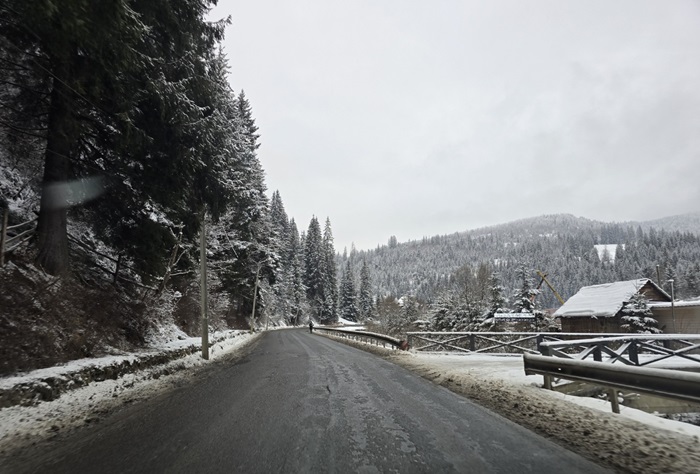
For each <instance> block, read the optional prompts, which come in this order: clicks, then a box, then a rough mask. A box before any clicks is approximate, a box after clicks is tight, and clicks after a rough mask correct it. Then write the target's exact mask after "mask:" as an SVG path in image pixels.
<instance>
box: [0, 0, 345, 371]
mask: <svg viewBox="0 0 700 474" xmlns="http://www.w3.org/2000/svg"><path fill="white" fill-rule="evenodd" d="M213 4H214V2H213V1H204V2H202V1H199V0H197V1H195V0H152V1H126V0H118V1H110V2H101V1H99V2H92V1H88V2H86V1H83V0H67V1H64V2H60V5H59V4H54V3H52V2H37V1H25V0H8V1H6V2H3V6H2V7H0V214H2V216H3V217H6V219H7V225H8V226H9V227H8V231H7V235H8V236H9V238H10V239H11V240H10V241H8V245H7V248H6V250H7V252H6V253H5V254H4V255H3V257H4V259H5V265H4V266H3V267H2V269H1V270H0V284H1V287H2V291H0V347H1V348H2V349H0V360H1V361H2V363H1V364H0V365H1V367H0V373H5V372H10V371H13V370H16V369H26V368H33V367H38V366H45V365H50V364H52V363H55V362H59V361H62V360H67V359H71V358H77V357H85V356H92V355H95V354H98V353H104V352H105V351H113V350H121V349H130V348H133V347H136V346H140V345H143V344H144V343H145V342H148V341H151V340H153V339H154V338H156V339H157V338H159V337H161V338H172V337H177V336H178V335H180V336H181V335H182V334H184V333H183V331H184V332H186V333H188V334H196V333H197V332H198V329H199V318H200V316H199V313H200V311H199V307H200V295H201V286H200V281H201V279H200V276H201V274H200V262H201V257H200V256H201V254H200V236H201V235H205V236H206V241H205V249H206V250H205V252H204V255H206V260H207V269H208V285H209V292H208V293H209V296H210V297H209V311H210V318H209V322H210V325H211V326H212V327H213V328H215V329H216V328H222V327H236V328H241V327H245V328H248V327H250V328H255V327H257V326H260V325H262V324H265V325H268V324H280V323H287V324H289V323H295V322H298V321H299V320H300V318H301V317H304V318H308V316H309V315H311V316H312V317H316V318H317V319H319V320H321V321H330V320H333V319H334V318H336V316H337V309H336V308H337V303H336V302H337V282H336V280H335V262H334V255H335V250H334V248H333V237H332V232H331V224H330V220H328V219H327V220H326V222H325V227H324V229H323V231H322V230H321V228H320V226H319V222H318V220H317V219H316V218H315V217H314V218H313V219H312V221H311V223H310V225H309V230H308V232H307V233H306V236H307V238H306V239H305V240H304V239H303V234H300V232H299V230H298V229H297V226H296V223H295V221H294V219H290V218H289V217H288V216H287V214H286V212H285V209H284V205H283V203H282V198H281V196H280V194H279V193H274V194H273V195H272V199H270V198H269V197H268V195H267V194H266V192H267V189H266V185H265V179H264V171H263V167H262V164H261V162H260V159H259V157H258V147H259V133H258V127H257V125H256V123H255V119H254V115H253V111H252V110H253V108H252V106H251V104H250V102H249V100H248V98H247V97H246V96H245V94H244V93H243V92H242V91H239V92H234V90H233V89H232V88H231V86H230V85H229V74H230V71H229V70H230V67H229V61H228V59H227V58H226V56H225V54H224V52H223V50H222V48H221V41H222V38H223V34H224V27H225V26H226V24H228V23H229V20H222V21H219V22H210V21H208V20H207V19H206V17H207V14H208V12H209V7H210V6H211V5H213ZM205 229H206V230H205ZM203 233H204V234H203Z"/></svg>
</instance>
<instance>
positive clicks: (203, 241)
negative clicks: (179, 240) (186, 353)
mask: <svg viewBox="0 0 700 474" xmlns="http://www.w3.org/2000/svg"><path fill="white" fill-rule="evenodd" d="M205 217H206V216H205V213H204V210H202V231H201V233H200V237H199V239H200V240H199V263H200V266H201V267H200V273H201V279H202V280H201V284H200V292H201V298H200V302H201V313H202V359H205V360H208V359H209V316H208V314H207V308H208V306H209V305H208V301H207V299H208V298H207V296H208V295H207V229H206V224H205V221H204V218H205Z"/></svg>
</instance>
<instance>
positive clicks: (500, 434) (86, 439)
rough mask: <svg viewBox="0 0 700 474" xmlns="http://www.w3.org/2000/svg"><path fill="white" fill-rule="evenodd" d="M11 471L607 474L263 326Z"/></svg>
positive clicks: (476, 411) (388, 375)
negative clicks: (224, 355)
mask: <svg viewBox="0 0 700 474" xmlns="http://www.w3.org/2000/svg"><path fill="white" fill-rule="evenodd" d="M0 470H2V469H0ZM15 471H18V472H51V473H76V472H80V473H90V472H95V473H97V472H99V473H112V472H114V473H117V472H118V473H128V472H144V473H145V472H148V473H158V472H167V473H179V472H182V473H204V472H226V473H233V472H241V473H256V472H265V473H275V472H285V473H295V472H303V473H307V472H308V473H316V472H339V473H345V472H361V473H373V472H401V473H411V472H430V473H436V472H460V473H497V472H498V473H528V472H533V473H534V472H536V473H538V474H543V473H557V474H560V473H567V474H571V473H587V474H590V473H598V472H608V471H606V470H604V469H602V468H601V467H599V466H597V465H595V464H593V463H591V462H589V461H587V460H585V459H583V458H581V457H579V456H577V455H575V454H573V453H571V452H569V451H567V450H565V449H564V448H562V447H560V446H558V445H556V444H554V443H552V442H550V441H548V440H546V439H544V438H542V437H540V436H538V435H535V434H533V433H531V432H529V431H527V430H525V429H524V428H521V427H520V426H518V425H515V424H513V423H511V422H509V421H508V420H506V419H504V418H502V417H501V416H499V415H496V414H494V413H492V412H490V411H488V410H486V409H484V408H481V407H480V406H478V405H475V404H474V403H472V402H470V401H469V400H466V399H464V398H462V397H460V396H457V395H455V394H453V393H451V392H449V391H448V390H446V389H444V388H442V387H439V386H436V385H434V384H433V383H431V382H428V381H426V380H424V379H422V378H420V377H418V376H416V375H414V374H413V373H411V372H409V371H407V370H405V369H403V368H401V367H398V366H396V365H394V364H391V363H389V362H387V361H385V360H383V359H381V358H379V357H376V356H374V355H371V354H368V353H366V352H363V351H361V350H358V349H355V348H352V347H349V346H346V345H343V344H340V343H338V342H335V341H333V340H330V339H327V338H324V337H322V336H319V335H316V334H313V335H311V334H309V333H308V330H283V331H272V332H269V333H267V334H265V335H263V336H262V337H261V338H260V339H259V340H258V341H257V342H256V343H254V345H253V346H251V348H250V349H249V350H248V353H247V355H245V356H244V357H242V358H239V359H238V360H235V361H230V362H229V363H227V364H215V367H214V368H213V369H208V370H204V371H202V372H201V373H199V374H198V375H197V380H195V381H193V383H190V384H187V385H186V386H183V387H181V388H178V389H174V390H172V391H170V392H168V393H164V394H162V395H160V396H158V397H156V398H154V399H152V400H149V401H148V402H144V403H139V404H138V405H134V406H131V407H128V408H127V409H124V410H121V411H119V412H117V413H115V414H113V415H112V416H109V417H107V418H106V419H104V420H102V421H101V422H100V423H98V424H97V425H95V426H89V427H86V428H85V429H83V430H81V431H79V432H77V433H74V434H73V435H70V436H68V437H67V438H65V439H61V440H60V442H59V443H58V445H57V446H53V447H52V448H51V449H49V450H45V451H43V452H40V453H35V454H34V455H32V456H31V457H30V458H29V459H24V460H22V465H21V466H15V467H13V468H12V472H15Z"/></svg>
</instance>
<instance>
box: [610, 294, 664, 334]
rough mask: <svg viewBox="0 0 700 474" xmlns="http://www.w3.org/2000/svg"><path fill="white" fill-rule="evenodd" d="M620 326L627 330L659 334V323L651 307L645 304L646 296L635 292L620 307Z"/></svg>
mask: <svg viewBox="0 0 700 474" xmlns="http://www.w3.org/2000/svg"><path fill="white" fill-rule="evenodd" d="M620 323H621V324H620V327H621V328H622V329H624V330H625V331H627V332H632V333H639V334H659V333H660V332H661V330H660V329H659V328H658V326H659V323H658V321H657V320H656V319H654V317H653V313H652V312H651V308H649V305H648V304H647V299H646V297H645V296H644V295H643V294H641V293H635V294H634V295H632V297H631V298H630V299H629V301H628V302H627V303H625V305H624V306H623V307H622V316H621V317H620Z"/></svg>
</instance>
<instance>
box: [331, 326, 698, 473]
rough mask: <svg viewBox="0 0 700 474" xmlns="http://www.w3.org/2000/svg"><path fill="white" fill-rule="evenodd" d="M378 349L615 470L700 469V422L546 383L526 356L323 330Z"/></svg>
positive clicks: (422, 373)
mask: <svg viewBox="0 0 700 474" xmlns="http://www.w3.org/2000/svg"><path fill="white" fill-rule="evenodd" d="M325 337H330V338H332V339H335V340H337V341H339V342H342V343H344V344H347V345H351V346H354V347H357V348H360V349H363V350H365V351H368V352H372V353H375V354H377V355H380V356H382V357H384V358H386V359H388V360H390V361H392V362H394V363H396V364H397V365H400V366H402V367H404V368H406V369H408V370H411V371H413V372H415V373H417V374H419V375H421V376H422V377H424V378H426V379H428V380H431V381H433V382H435V383H437V384H439V385H441V386H443V387H445V388H447V389H448V390H450V391H452V392H455V393H457V394H460V395H463V396H466V397H467V398H470V399H472V400H474V401H475V402H477V403H479V404H480V405H482V406H485V407H486V408H489V409H491V410H492V411H494V412H496V413H499V414H500V415H501V416H503V417H505V418H508V419H510V420H511V421H513V422H515V423H517V424H519V425H521V426H524V427H526V428H528V429H530V430H532V431H534V432H536V433H539V434H541V435H542V436H545V437H547V438H550V439H552V440H553V441H555V442H557V443H559V444H561V445H563V446H565V447H567V448H568V449H571V450H572V451H574V452H577V453H579V454H581V455H582V456H585V457H587V458H589V459H591V460H593V461H595V462H598V463H600V464H602V465H605V466H608V467H610V468H612V469H614V470H616V471H618V472H628V473H637V474H658V473H660V472H663V473H678V474H681V473H682V474H693V473H695V474H700V427H697V426H694V425H690V424H687V423H681V422H677V421H672V420H666V419H663V418H660V417H657V416H654V415H651V414H648V413H645V412H643V411H640V410H635V409H633V408H628V407H622V406H621V407H620V408H621V413H620V414H619V415H617V414H614V413H612V410H611V408H610V403H608V402H606V401H603V400H596V399H592V398H584V397H575V396H570V395H565V394H562V393H559V392H554V391H551V390H545V389H543V388H542V377H541V376H536V375H530V376H526V375H525V370H524V366H523V361H522V357H521V356H508V355H503V356H488V355H455V354H444V353H443V354H440V353H432V354H430V353H415V352H405V351H399V350H391V349H384V348H381V347H378V346H373V345H369V344H363V343H361V342H357V341H351V340H348V339H342V338H336V337H333V336H325Z"/></svg>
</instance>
